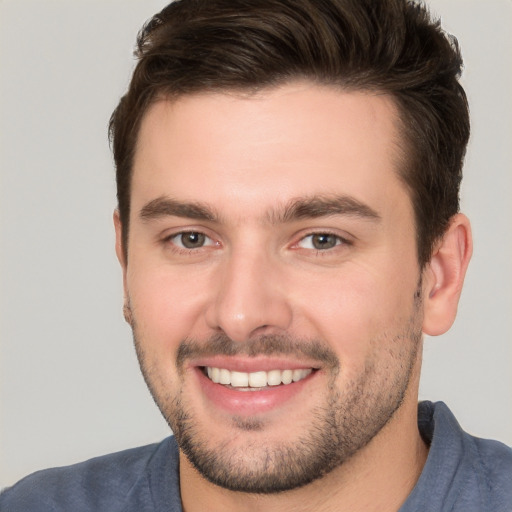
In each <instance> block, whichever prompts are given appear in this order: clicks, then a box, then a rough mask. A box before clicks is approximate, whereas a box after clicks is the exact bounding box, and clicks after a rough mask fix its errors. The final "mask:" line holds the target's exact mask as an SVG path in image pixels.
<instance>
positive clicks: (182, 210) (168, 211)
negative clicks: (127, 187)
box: [139, 196, 218, 221]
mask: <svg viewBox="0 0 512 512" xmlns="http://www.w3.org/2000/svg"><path fill="white" fill-rule="evenodd" d="M139 216H140V218H141V219H143V220H152V219H158V218H160V217H167V216H171V217H185V218H188V219H195V220H203V221H216V220H217V219H218V216H217V215H216V213H215V212H214V211H213V210H212V209H211V208H210V207H209V206H207V205H205V204H203V203H199V202H182V201H177V200H175V199H171V198H169V197H164V196H162V197H158V198H156V199H153V200H152V201H150V202H149V203H147V204H146V205H145V206H143V207H142V209H141V210H140V213H139Z"/></svg>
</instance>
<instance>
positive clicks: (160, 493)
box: [0, 402, 512, 512]
mask: <svg viewBox="0 0 512 512" xmlns="http://www.w3.org/2000/svg"><path fill="white" fill-rule="evenodd" d="M419 429H420V432H421V435H422V436H423V438H424V439H425V441H426V442H427V443H428V444H430V451H429V455H428V458H427V462H426V464H425V467H424V468H423V471H422V473H421V476H420V478H419V480H418V482H417V483H416V486H415V487H414V489H413V491H412V492H411V494H410V495H409V497H408V498H407V500H406V502H405V503H404V504H403V505H402V507H401V508H400V510H399V512H413V511H414V512H418V511H421V512H448V511H450V512H511V511H512V449H510V448H508V447H507V446H505V445H504V444H502V443H499V442H497V441H489V440H484V439H478V438H476V437H473V436H470V435H469V434H466V433H465V432H463V431H462V429H461V428H460V426H459V424H458V423H457V420H456V419H455V417H454V416H453V414H452V413H451V412H450V410H449V409H448V407H447V406H446V405H445V404H444V403H442V402H438V403H436V404H433V403H431V402H422V403H420V404H419ZM0 511H1V512H93V511H94V512H160V511H161V512H164V511H165V512H182V508H181V499H180V487H179V459H178V447H177V445H176V442H175V440H174V438H173V437H169V438H167V439H165V440H164V441H162V442H161V443H159V444H153V445H149V446H143V447H141V448H134V449H132V450H126V451H123V452H119V453H115V454H112V455H106V456H103V457H97V458H95V459H91V460H89V461H86V462H82V463H81V464H75V465H73V466H68V467H63V468H54V469H48V470H45V471H39V472H37V473H34V474H33V475H30V476H28V477H26V478H24V479H23V480H21V481H20V482H18V483H17V484H16V485H14V486H13V487H11V488H9V489H7V490H5V491H4V492H3V493H2V494H1V495H0Z"/></svg>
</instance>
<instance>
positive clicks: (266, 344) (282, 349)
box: [176, 333, 340, 370]
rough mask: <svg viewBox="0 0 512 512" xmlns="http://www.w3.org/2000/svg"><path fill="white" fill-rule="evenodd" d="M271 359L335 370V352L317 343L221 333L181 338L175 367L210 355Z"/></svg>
mask: <svg viewBox="0 0 512 512" xmlns="http://www.w3.org/2000/svg"><path fill="white" fill-rule="evenodd" d="M219 355H220V356H239V355H244V356H249V357H257V356H272V355H274V356H275V355H281V356H282V355H285V356H286V355H291V356H294V357H297V356H298V357H301V356H302V357H305V358H307V359H313V360H315V361H318V362H319V363H321V366H328V367H331V368H339V366H340V362H339V359H338V357H337V355H336V353H335V352H334V351H333V350H332V349H331V348H330V347H328V346H326V345H325V344H323V343H321V342H319V341H318V340H305V339H297V338H294V337H292V336H289V335H279V334H277V335H268V334H267V335H261V336H258V337H255V338H252V339H249V340H247V341H243V342H239V341H234V340H232V339H231V338H230V337H229V336H227V335H226V334H224V333H216V334H214V335H212V336H210V337H209V338H208V339H206V340H204V341H199V340H196V339H193V338H185V339H184V340H183V341H181V343H180V345H179V347H178V351H177V355H176V367H177V368H178V370H181V369H182V368H183V366H184V364H185V362H186V361H187V360H188V359H196V358H202V357H211V356H219Z"/></svg>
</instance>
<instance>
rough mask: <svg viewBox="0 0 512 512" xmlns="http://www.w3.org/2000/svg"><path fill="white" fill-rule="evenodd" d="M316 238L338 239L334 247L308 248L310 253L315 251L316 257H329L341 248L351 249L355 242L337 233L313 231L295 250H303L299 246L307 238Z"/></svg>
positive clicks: (301, 239) (304, 237)
mask: <svg viewBox="0 0 512 512" xmlns="http://www.w3.org/2000/svg"><path fill="white" fill-rule="evenodd" d="M314 236H326V237H334V238H335V239H336V244H335V245H334V246H333V247H329V248H325V249H315V248H307V249H306V250H308V251H314V253H315V255H318V256H327V255H328V254H329V253H330V252H331V251H333V250H335V249H336V248H337V247H339V246H346V247H347V246H348V247H350V246H351V245H353V242H352V241H351V240H348V239H347V238H344V237H342V236H340V235H339V234H337V233H333V232H332V231H328V230H327V231H313V232H311V233H308V234H306V235H304V236H302V237H301V238H300V240H299V241H298V242H297V243H295V244H294V248H296V249H299V250H300V249H301V247H300V246H299V244H300V243H301V242H303V241H304V240H306V239H307V238H310V237H314Z"/></svg>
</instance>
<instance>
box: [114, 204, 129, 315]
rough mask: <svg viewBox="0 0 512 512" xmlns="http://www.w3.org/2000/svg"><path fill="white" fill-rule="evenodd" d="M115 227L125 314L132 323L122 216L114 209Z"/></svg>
mask: <svg viewBox="0 0 512 512" xmlns="http://www.w3.org/2000/svg"><path fill="white" fill-rule="evenodd" d="M114 228H115V231H116V255H117V259H118V261H119V264H120V265H121V269H122V271H123V290H124V306H123V314H124V318H125V320H126V321H127V322H128V323H129V324H131V311H130V305H129V303H128V287H127V281H126V272H127V261H126V258H125V252H124V248H123V225H122V223H121V217H120V216H119V210H117V209H116V210H115V211H114Z"/></svg>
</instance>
